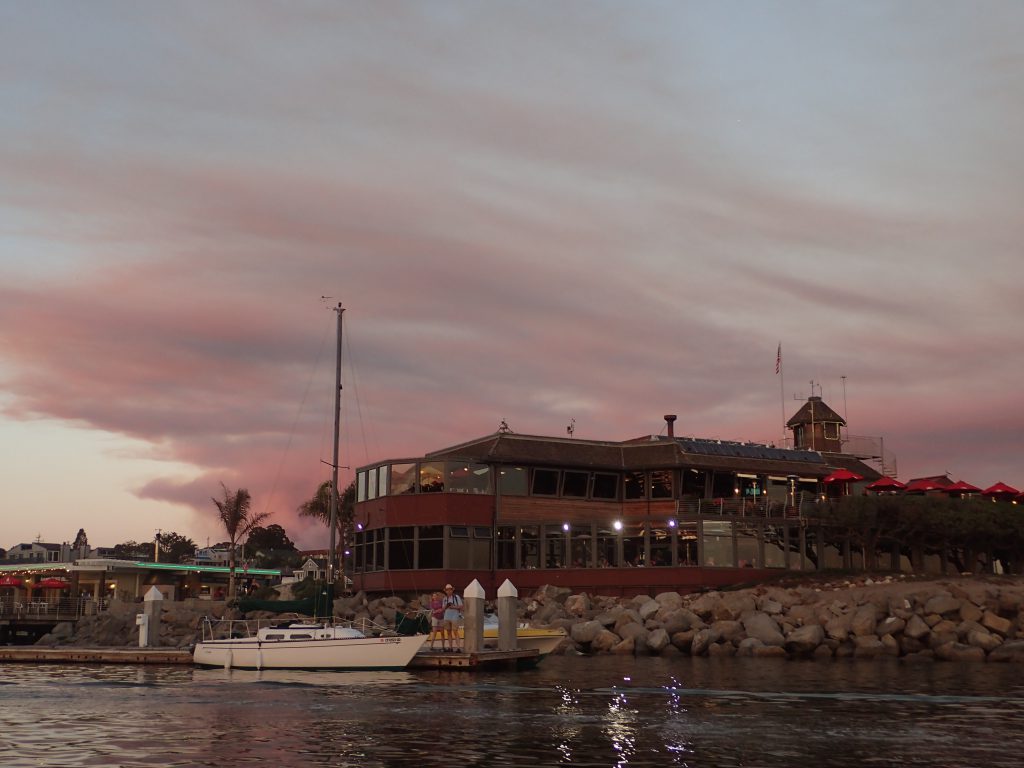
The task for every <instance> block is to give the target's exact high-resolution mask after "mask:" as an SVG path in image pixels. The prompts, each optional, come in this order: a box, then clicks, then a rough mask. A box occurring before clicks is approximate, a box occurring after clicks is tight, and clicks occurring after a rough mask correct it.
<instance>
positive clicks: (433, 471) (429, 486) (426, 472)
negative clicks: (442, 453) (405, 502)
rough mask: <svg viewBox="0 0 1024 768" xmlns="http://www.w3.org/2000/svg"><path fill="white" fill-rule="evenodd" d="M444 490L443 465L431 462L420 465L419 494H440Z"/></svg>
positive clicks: (438, 462)
mask: <svg viewBox="0 0 1024 768" xmlns="http://www.w3.org/2000/svg"><path fill="white" fill-rule="evenodd" d="M443 490H444V464H443V463H441V462H440V461H431V462H425V463H423V464H420V493H440V492H441V491H443Z"/></svg>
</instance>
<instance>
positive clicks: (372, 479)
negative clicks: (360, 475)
mask: <svg viewBox="0 0 1024 768" xmlns="http://www.w3.org/2000/svg"><path fill="white" fill-rule="evenodd" d="M366 498H367V499H376V498H377V467H374V468H373V469H369V470H367V471H366Z"/></svg>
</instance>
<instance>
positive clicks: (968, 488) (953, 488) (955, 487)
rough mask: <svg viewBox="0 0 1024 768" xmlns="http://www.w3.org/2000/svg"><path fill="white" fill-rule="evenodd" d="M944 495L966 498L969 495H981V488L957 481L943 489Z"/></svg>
mask: <svg viewBox="0 0 1024 768" xmlns="http://www.w3.org/2000/svg"><path fill="white" fill-rule="evenodd" d="M942 492H943V493H948V494H949V495H951V496H953V495H956V496H965V495H966V494H968V493H981V488H979V487H978V486H976V485H971V484H970V483H965V482H964V481H963V480H957V481H956V482H955V483H953V484H952V485H947V486H946V487H945V488H943V489H942Z"/></svg>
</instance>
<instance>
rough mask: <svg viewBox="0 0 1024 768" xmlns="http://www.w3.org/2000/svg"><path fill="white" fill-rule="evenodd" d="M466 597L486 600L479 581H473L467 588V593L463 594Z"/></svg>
mask: <svg viewBox="0 0 1024 768" xmlns="http://www.w3.org/2000/svg"><path fill="white" fill-rule="evenodd" d="M462 594H463V595H464V596H465V597H476V598H479V599H480V600H483V599H484V588H483V586H482V585H481V584H480V582H479V581H477V580H476V579H473V580H472V581H471V582H469V584H468V586H467V587H466V591H465V592H463V593H462Z"/></svg>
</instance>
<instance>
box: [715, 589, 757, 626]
mask: <svg viewBox="0 0 1024 768" xmlns="http://www.w3.org/2000/svg"><path fill="white" fill-rule="evenodd" d="M756 610H757V604H756V603H755V602H754V598H753V597H752V596H750V595H749V594H747V593H745V592H726V593H725V594H724V595H722V599H721V601H719V603H718V605H716V606H715V608H714V610H713V611H712V613H711V615H712V616H713V617H714V618H715V620H716V621H736V620H737V619H739V618H740V617H741V616H743V614H745V613H749V612H751V611H756Z"/></svg>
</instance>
